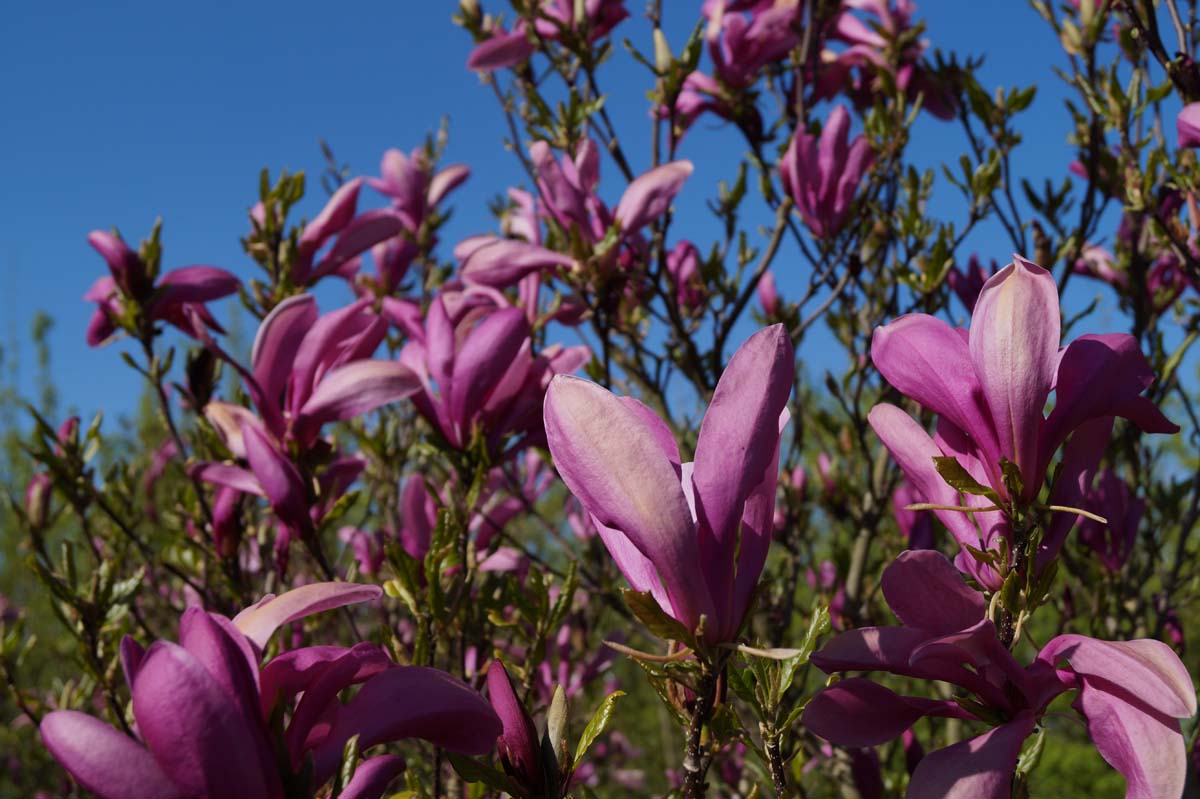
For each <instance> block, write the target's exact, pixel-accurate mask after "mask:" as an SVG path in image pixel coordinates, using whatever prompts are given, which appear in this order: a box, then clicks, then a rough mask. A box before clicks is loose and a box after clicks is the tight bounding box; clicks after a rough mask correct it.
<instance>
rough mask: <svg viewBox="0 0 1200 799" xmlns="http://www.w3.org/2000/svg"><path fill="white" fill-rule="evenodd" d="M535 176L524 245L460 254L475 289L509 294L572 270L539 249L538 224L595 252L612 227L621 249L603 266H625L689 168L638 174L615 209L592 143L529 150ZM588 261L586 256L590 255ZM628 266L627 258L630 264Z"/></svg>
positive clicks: (680, 164)
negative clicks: (534, 278)
mask: <svg viewBox="0 0 1200 799" xmlns="http://www.w3.org/2000/svg"><path fill="white" fill-rule="evenodd" d="M529 156H530V160H531V161H532V163H533V167H534V170H535V172H536V176H537V187H538V195H539V200H538V201H537V202H533V200H532V198H529V199H528V200H526V202H527V203H528V209H527V213H526V214H525V215H524V216H525V218H523V219H522V221H521V224H520V228H519V229H520V230H521V231H523V232H524V236H525V239H524V240H520V239H512V238H501V237H498V236H474V237H471V238H470V239H467V240H466V241H464V242H462V243H461V244H459V246H458V247H456V248H455V256H456V257H457V258H459V260H460V261H461V262H462V268H461V274H462V277H463V279H464V280H465V281H466V282H467V283H469V284H471V283H474V284H480V285H485V286H493V287H497V288H505V287H508V286H511V285H513V284H515V283H517V282H518V281H520V280H521V279H522V278H525V277H526V276H528V275H531V274H537V273H539V272H543V271H550V270H553V269H556V268H568V269H569V268H574V266H575V264H576V258H575V257H574V256H573V255H568V254H564V253H559V252H555V251H553V250H549V249H547V248H545V247H543V246H541V243H540V242H541V234H540V232H538V227H537V222H536V218H535V217H534V215H533V214H532V211H533V210H535V209H536V211H537V212H538V215H539V216H540V217H541V218H542V219H543V220H544V221H545V222H546V223H548V224H552V225H556V226H558V227H561V228H562V229H563V230H564V231H566V232H567V233H568V234H569V237H570V238H576V239H578V240H580V241H581V242H582V243H583V244H585V245H587V246H588V247H589V248H590V249H591V250H592V251H594V250H595V249H596V248H597V247H598V245H600V243H601V242H603V241H604V240H605V238H606V236H608V234H609V231H610V230H611V229H613V228H615V229H616V231H617V232H618V233H619V236H620V239H619V242H620V244H622V245H624V246H623V247H621V246H618V247H613V248H612V249H610V250H609V251H608V252H607V253H606V254H605V258H606V262H613V263H616V262H618V261H620V259H621V258H622V256H623V255H624V254H625V253H626V251H627V250H629V249H633V250H635V251H639V252H640V251H641V250H643V249H644V248H645V243H644V240H643V238H642V237H641V234H640V231H641V229H642V228H644V227H645V226H646V225H648V224H650V223H651V222H653V221H655V220H656V219H658V218H659V217H661V216H662V215H663V214H665V213H666V212H667V210H668V209H669V208H670V205H671V201H672V200H673V199H674V198H675V195H677V194H678V193H679V190H680V189H681V188H682V186H683V183H684V181H686V180H687V178H688V177H689V176H690V175H691V174H692V169H693V167H692V163H691V162H690V161H672V162H670V163H667V164H663V165H661V166H658V167H655V168H654V169H651V170H650V171H648V172H646V173H644V174H642V175H639V176H638V177H637V178H635V179H634V180H633V182H631V183H630V184H629V186H628V187H626V189H625V191H624V193H623V194H622V195H621V199H620V200H619V201H618V203H617V206H616V208H615V209H610V208H609V207H608V206H607V205H605V203H604V202H603V201H602V200H601V199H600V198H599V196H598V195H597V193H596V190H597V187H598V186H599V182H600V172H599V168H600V162H599V150H598V148H597V147H596V144H595V143H594V142H592V141H591V140H590V139H585V140H584V141H582V142H580V143H579V145H578V147H577V148H576V150H575V152H574V153H573V154H571V155H567V154H564V155H562V156H561V157H556V156H555V154H554V152H553V151H552V150H551V149H550V146H549V145H548V144H546V142H543V141H537V142H534V143H533V145H532V146H530V148H529ZM585 255H586V254H585ZM626 260H628V258H627V257H626Z"/></svg>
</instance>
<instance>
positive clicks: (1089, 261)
mask: <svg viewBox="0 0 1200 799" xmlns="http://www.w3.org/2000/svg"><path fill="white" fill-rule="evenodd" d="M1071 268H1072V270H1073V271H1074V272H1075V274H1077V275H1086V276H1088V277H1094V278H1096V279H1097V280H1103V281H1104V282H1105V283H1107V284H1109V285H1110V286H1112V287H1113V288H1116V289H1124V288H1127V287H1128V286H1129V275H1127V274H1125V273H1124V272H1122V271H1121V270H1119V269H1117V267H1116V258H1115V257H1114V256H1113V254H1112V253H1111V252H1109V251H1108V250H1107V249H1105V248H1104V247H1101V246H1099V245H1096V244H1089V245H1087V246H1086V247H1084V248H1083V250H1082V251H1080V253H1079V258H1078V259H1076V261H1075V263H1074V264H1073V265H1072V267H1071Z"/></svg>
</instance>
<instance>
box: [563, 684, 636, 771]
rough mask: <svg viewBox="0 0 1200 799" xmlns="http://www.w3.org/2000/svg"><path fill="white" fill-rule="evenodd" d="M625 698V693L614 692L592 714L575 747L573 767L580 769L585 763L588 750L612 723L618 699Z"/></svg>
mask: <svg viewBox="0 0 1200 799" xmlns="http://www.w3.org/2000/svg"><path fill="white" fill-rule="evenodd" d="M622 696H625V692H624V691H613V692H612V693H611V694H609V695H608V696H606V697H604V701H603V702H601V703H600V707H598V708H596V712H595V713H593V714H592V718H591V720H590V721H588V723H587V726H586V727H584V728H583V734H582V735H580V736H579V744H578V745H577V746H576V747H575V760H574V761H573V763H572V765H571V767H572V768H578V767H579V764H580V763H581V762H582V761H583V756H584V755H586V754H587V750H588V749H589V748H591V745H592V744H593V743H595V741H596V739H597V738H599V737H600V736H601V735H603V734H604V730H605V729H607V728H608V724H609V722H610V721H612V715H613V709H614V708H615V707H616V704H617V699H619V698H620V697H622Z"/></svg>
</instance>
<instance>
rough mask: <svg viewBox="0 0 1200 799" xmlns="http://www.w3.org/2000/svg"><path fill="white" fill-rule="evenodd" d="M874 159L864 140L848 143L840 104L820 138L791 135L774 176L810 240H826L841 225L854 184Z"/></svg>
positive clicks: (847, 118)
mask: <svg viewBox="0 0 1200 799" xmlns="http://www.w3.org/2000/svg"><path fill="white" fill-rule="evenodd" d="M874 160H875V153H874V152H873V151H872V150H871V145H870V144H869V143H868V142H867V137H866V136H864V135H861V134H860V135H859V136H858V137H856V138H855V139H854V141H853V142H852V143H851V142H850V114H849V112H847V111H846V109H845V108H844V107H843V106H840V105H839V106H837V107H836V108H834V109H833V111H832V112H831V113H830V114H829V120H828V121H827V122H826V123H825V129H824V130H822V131H821V136H820V138H819V139H818V138H817V137H816V136H813V135H812V134H810V133H808V132H807V131H804V130H797V131H796V135H795V136H794V137H793V138H792V141H791V143H790V144H789V145H788V148H787V151H786V152H785V153H784V154H783V159H782V160H781V161H780V163H779V177H780V179H781V180H782V181H783V189H784V191H785V192H787V194H788V195H789V196H790V197H791V198H792V201H793V202H795V204H796V210H797V211H799V212H800V216H801V218H802V219H804V224H806V225H808V229H809V230H811V231H812V233H813V235H814V236H816V237H817V238H819V239H824V238H829V237H831V236H834V235H836V234H837V233H838V232H839V231H841V229H842V227H843V226H845V224H846V218H847V215H848V214H849V212H850V204H851V202H852V201H853V200H854V194H855V192H857V191H858V184H859V182H860V181H861V180H862V177H863V174H864V173H865V172H866V171H867V170H868V169H869V168H870V167H871V164H872V163H873V162H874Z"/></svg>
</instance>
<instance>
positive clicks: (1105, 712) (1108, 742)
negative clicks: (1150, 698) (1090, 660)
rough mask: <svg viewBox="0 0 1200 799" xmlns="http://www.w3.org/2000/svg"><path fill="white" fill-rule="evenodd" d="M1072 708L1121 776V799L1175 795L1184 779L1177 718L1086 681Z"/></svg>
mask: <svg viewBox="0 0 1200 799" xmlns="http://www.w3.org/2000/svg"><path fill="white" fill-rule="evenodd" d="M1075 708H1076V709H1077V710H1079V712H1080V713H1082V714H1083V716H1084V717H1085V718H1086V719H1087V726H1088V735H1089V736H1091V739H1092V742H1093V743H1095V744H1096V749H1097V750H1098V751H1099V752H1100V755H1101V756H1102V757H1103V758H1104V759H1105V760H1107V761H1108V763H1109V765H1111V766H1112V767H1113V768H1115V769H1116V770H1117V771H1119V772H1121V776H1123V777H1124V778H1125V799H1168V797H1169V798H1170V799H1174V798H1175V797H1179V796H1183V789H1184V785H1185V783H1186V782H1187V772H1188V766H1187V750H1186V748H1185V745H1184V740H1183V735H1182V734H1181V733H1180V730H1179V722H1177V721H1176V720H1175V719H1173V718H1170V717H1167V716H1163V715H1161V714H1158V713H1154V712H1153V711H1146V710H1142V709H1139V708H1137V707H1135V706H1134V705H1131V704H1129V703H1128V702H1126V701H1124V700H1123V699H1121V698H1120V697H1118V696H1114V695H1113V694H1110V693H1108V692H1106V691H1104V690H1100V689H1096V688H1093V687H1092V686H1091V685H1090V680H1086V679H1085V680H1084V684H1083V688H1082V689H1081V690H1080V692H1079V698H1078V699H1076V701H1075Z"/></svg>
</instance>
